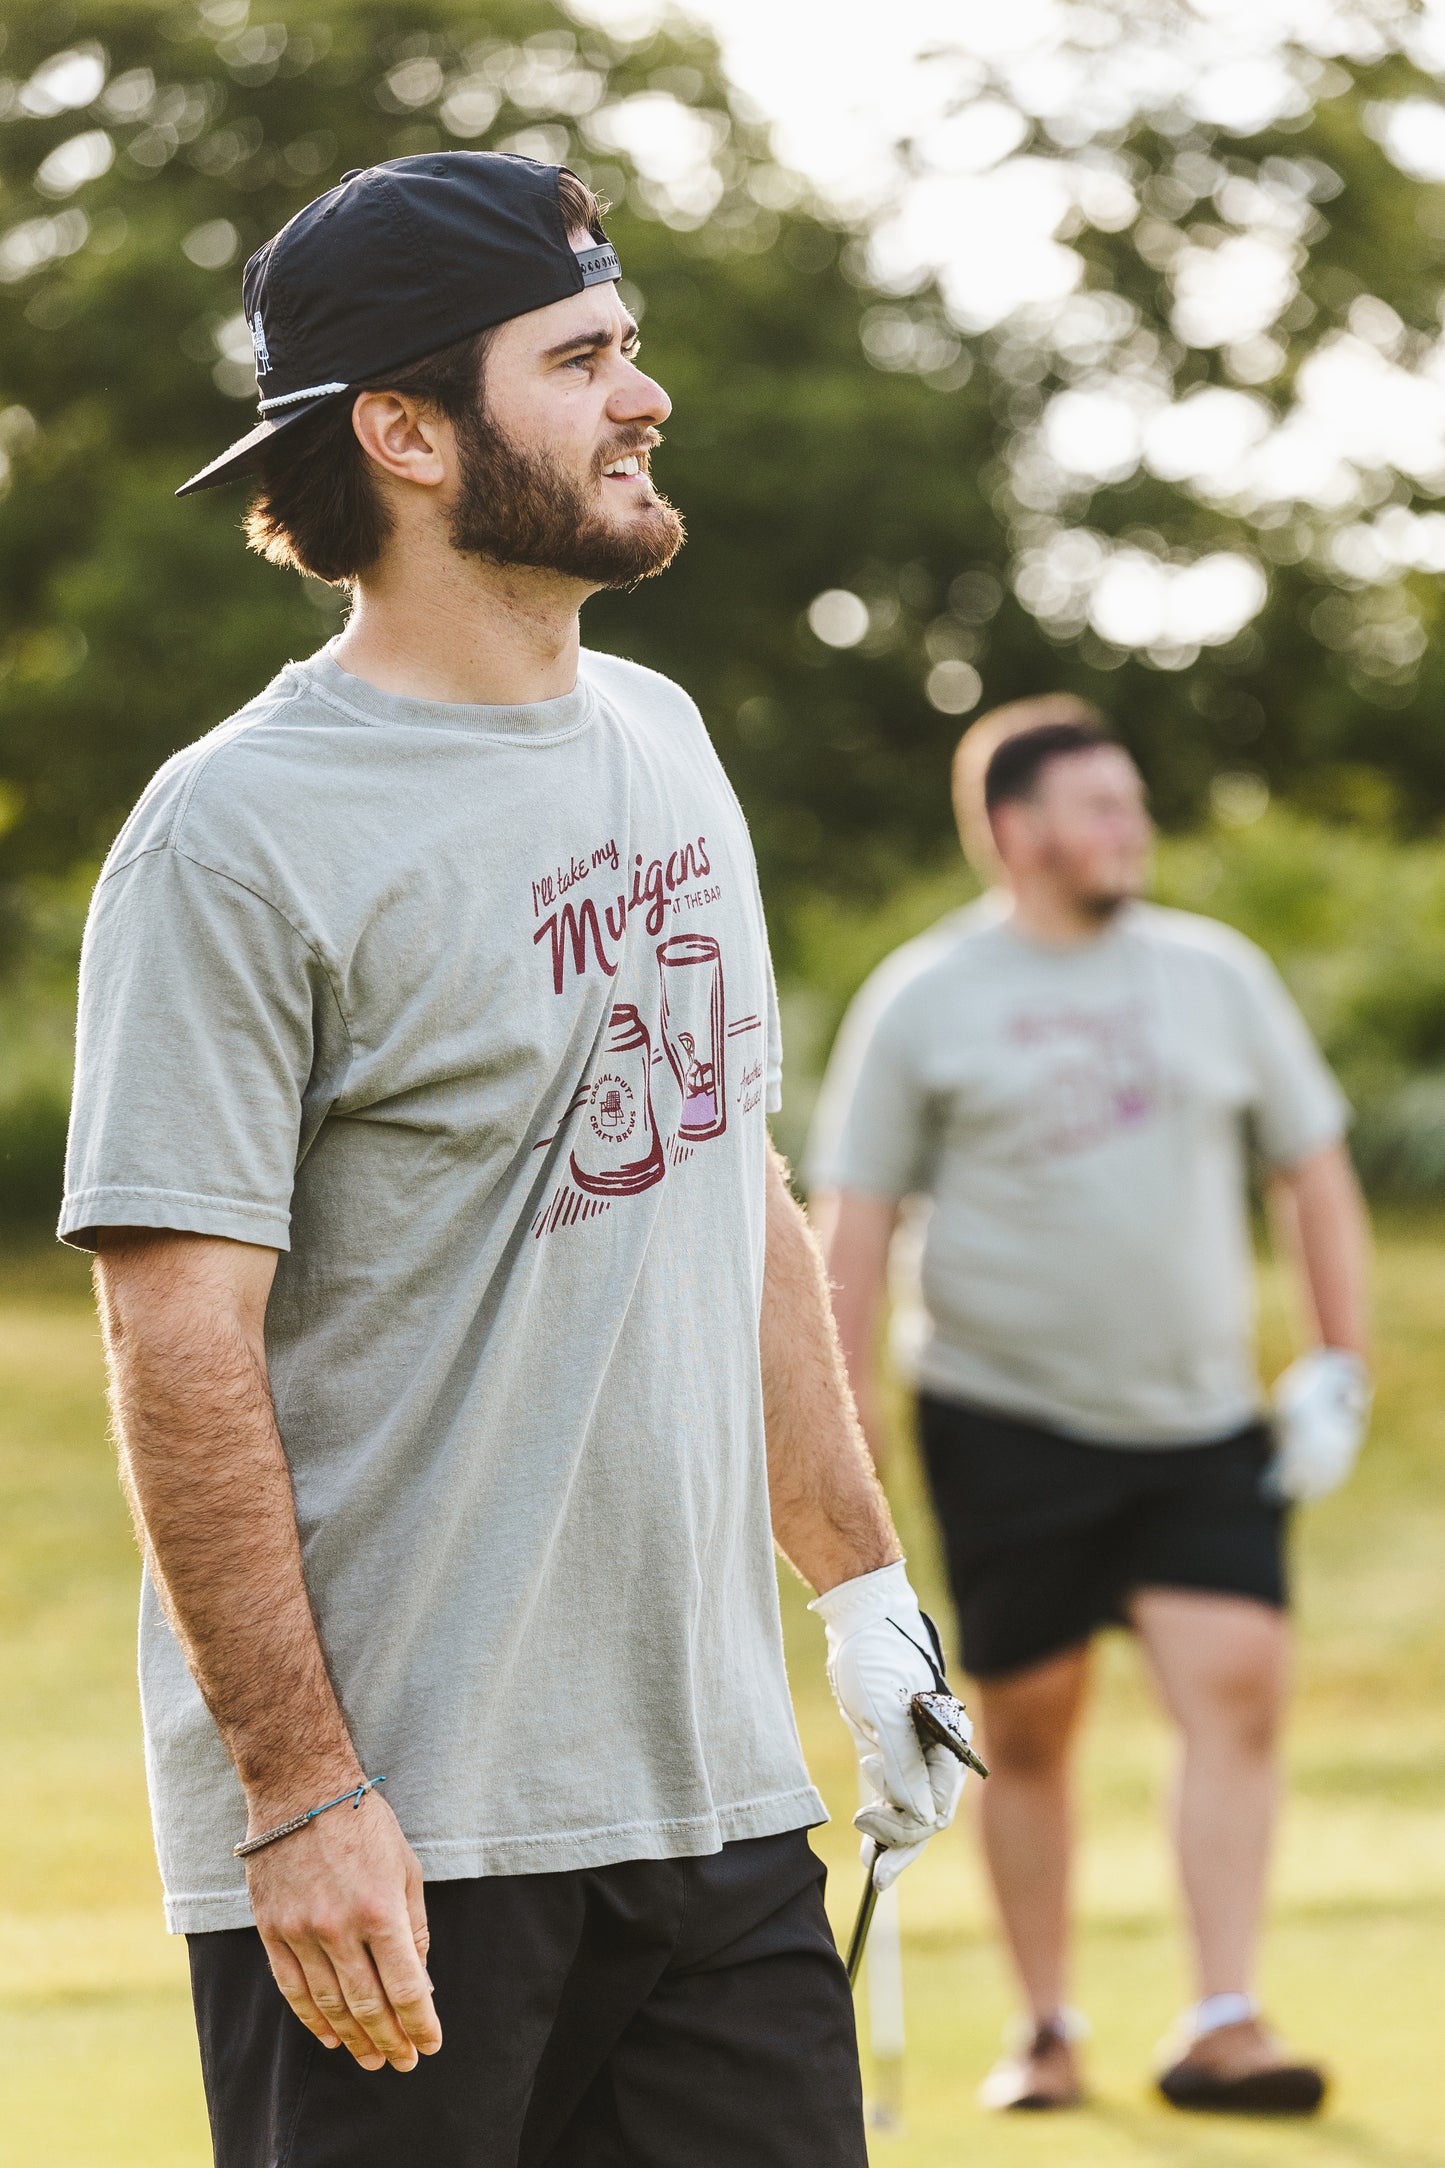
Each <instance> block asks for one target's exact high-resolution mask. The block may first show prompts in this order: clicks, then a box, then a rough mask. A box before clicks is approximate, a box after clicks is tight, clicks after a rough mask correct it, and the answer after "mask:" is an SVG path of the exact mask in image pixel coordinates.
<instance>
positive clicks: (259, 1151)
mask: <svg viewBox="0 0 1445 2168" xmlns="http://www.w3.org/2000/svg"><path fill="white" fill-rule="evenodd" d="M328 1003H330V1004H331V1005H332V1014H333V1016H335V1015H336V1014H337V1013H338V1012H336V1010H335V1005H334V996H333V995H332V993H331V988H330V981H329V979H328V978H327V977H326V974H325V972H324V970H323V968H322V966H321V965H320V963H319V960H318V959H317V957H316V956H315V954H314V953H313V951H312V950H311V949H310V948H309V946H308V945H307V943H306V942H305V941H303V939H302V938H301V936H300V934H299V933H298V932H297V931H296V930H295V928H294V927H293V926H291V925H290V924H289V922H288V921H287V920H286V919H285V918H284V917H283V916H282V915H281V913H280V912H278V911H277V910H276V909H275V908H274V907H273V906H272V905H271V904H269V903H267V902H266V901H265V900H264V899H263V898H262V897H260V896H258V895H255V894H253V893H252V891H251V890H250V889H248V888H246V887H244V886H243V885H242V884H241V883H239V882H237V881H235V880H232V879H230V878H229V877H228V876H226V875H224V874H221V873H217V872H214V871H212V870H211V869H210V868H209V867H206V866H203V865H201V864H199V863H197V862H196V861H195V860H194V859H192V858H189V857H187V856H185V855H184V854H183V853H181V852H178V851H176V850H174V849H170V848H164V849H160V850H153V851H147V852H145V853H143V854H141V855H140V856H138V857H136V858H134V859H132V860H131V861H130V862H129V863H128V864H126V865H123V866H121V867H119V868H118V869H117V870H116V871H114V872H112V873H109V874H107V875H105V876H104V877H103V878H102V881H101V884H100V886H99V888H98V889H97V891H96V895H95V899H94V901H93V903H92V906H91V914H90V919H89V922H88V924H87V927H86V934H85V942H84V946H83V950H82V955H81V973H80V1015H79V1024H78V1030H77V1038H76V1073H75V1095H74V1100H73V1104H72V1111H71V1124H70V1142H69V1148H68V1150H67V1153H66V1170H65V1201H64V1205H63V1207H62V1211H61V1219H60V1230H59V1231H60V1236H61V1239H62V1240H63V1241H66V1242H70V1243H72V1244H74V1245H75V1246H76V1247H77V1248H80V1249H93V1248H94V1246H95V1232H96V1229H97V1228H100V1227H166V1228H174V1229H177V1230H180V1231H184V1232H188V1233H192V1234H209V1235H224V1236H228V1237H230V1238H231V1239H232V1240H234V1241H239V1242H255V1243H260V1244H263V1245H265V1246H266V1247H269V1248H274V1249H285V1248H287V1247H288V1245H289V1238H290V1220H291V1212H290V1207H291V1191H292V1186H293V1183H294V1180H295V1174H296V1163H297V1155H298V1150H299V1144H300V1137H301V1132H302V1123H303V1104H304V1102H305V1098H306V1092H307V1086H308V1082H309V1080H310V1078H311V1076H312V1071H313V1067H314V1065H315V1061H316V1055H317V1043H318V1037H319V1034H320V1030H321V1028H322V1026H323V1024H324V1022H325V1018H324V1014H323V1012H324V1010H325V1006H326V1004H328ZM333 1029H334V1027H333Z"/></svg>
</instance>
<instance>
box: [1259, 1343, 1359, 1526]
mask: <svg viewBox="0 0 1445 2168" xmlns="http://www.w3.org/2000/svg"><path fill="white" fill-rule="evenodd" d="M1373 1399H1374V1389H1373V1387H1372V1386H1371V1384H1370V1373H1369V1371H1368V1370H1367V1369H1366V1368H1365V1366H1364V1364H1363V1363H1362V1362H1361V1360H1360V1358H1359V1356H1358V1355H1351V1354H1348V1353H1347V1352H1346V1351H1345V1349H1344V1348H1338V1347H1318V1348H1316V1349H1315V1350H1314V1352H1313V1353H1312V1354H1309V1355H1301V1356H1300V1358H1299V1361H1298V1362H1293V1363H1291V1364H1290V1366H1289V1368H1288V1370H1286V1371H1285V1372H1284V1374H1283V1376H1282V1377H1280V1378H1277V1379H1276V1381H1275V1387H1274V1435H1275V1456H1274V1461H1273V1463H1272V1465H1271V1467H1270V1470H1269V1473H1268V1475H1267V1476H1266V1478H1265V1482H1266V1487H1267V1488H1268V1490H1269V1491H1270V1493H1271V1494H1272V1495H1273V1496H1274V1497H1276V1498H1290V1499H1293V1500H1294V1501H1295V1502H1296V1503H1297V1504H1300V1505H1306V1504H1308V1503H1309V1502H1310V1500H1311V1499H1314V1498H1325V1497H1327V1496H1328V1495H1329V1493H1330V1492H1331V1491H1332V1490H1337V1489H1338V1488H1339V1486H1340V1484H1341V1483H1343V1482H1344V1480H1345V1478H1346V1476H1347V1475H1348V1474H1349V1473H1350V1470H1351V1469H1352V1468H1353V1467H1354V1465H1355V1459H1356V1456H1357V1455H1358V1453H1359V1450H1360V1447H1361V1446H1362V1445H1363V1444H1364V1442H1365V1432H1366V1431H1367V1430H1368V1428H1369V1424H1370V1404H1371V1402H1372V1400H1373Z"/></svg>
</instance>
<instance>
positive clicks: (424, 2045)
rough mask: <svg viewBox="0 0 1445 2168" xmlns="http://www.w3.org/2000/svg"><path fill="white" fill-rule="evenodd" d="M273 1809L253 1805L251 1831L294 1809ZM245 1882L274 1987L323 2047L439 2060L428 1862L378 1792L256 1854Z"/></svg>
mask: <svg viewBox="0 0 1445 2168" xmlns="http://www.w3.org/2000/svg"><path fill="white" fill-rule="evenodd" d="M350 1781H352V1780H351V1779H350V1778H349V1777H343V1779H342V1782H341V1784H333V1787H332V1791H333V1792H336V1791H340V1790H342V1789H344V1786H345V1784H346V1783H348V1782H350ZM355 1781H357V1782H360V1778H359V1777H358V1778H357V1779H356V1780H355ZM329 1796H331V1794H330V1793H328V1792H327V1791H325V1790H324V1789H323V1790H322V1791H321V1792H320V1797H321V1798H323V1799H324V1798H327V1797H329ZM274 1807H275V1802H265V1803H263V1802H259V1801H253V1802H252V1813H251V1825H252V1832H253V1834H254V1833H255V1832H256V1831H259V1830H262V1829H265V1828H267V1827H271V1826H274V1824H275V1823H276V1822H278V1821H284V1820H285V1819H286V1818H287V1817H288V1815H290V1814H293V1813H295V1812H296V1806H295V1802H294V1800H291V1801H286V1802H283V1803H282V1804H281V1805H280V1808H279V1811H271V1810H272V1809H273V1808H274ZM268 1812H269V1821H268V1819H267V1814H268ZM246 1879H247V1881H248V1883H249V1885H250V1891H251V1905H252V1909H253V1911H254V1912H255V1915H256V1925H257V1927H258V1928H259V1929H260V1933H261V1940H262V1942H263V1943H264V1945H265V1949H266V1955H267V1957H268V1958H269V1959H270V1961H271V1970H272V1972H273V1973H274V1974H275V1977H276V1985H277V1986H278V1987H279V1988H280V1990H281V1992H282V1994H283V1995H284V1996H285V1997H286V2000H287V2002H289V2003H290V2005H291V2007H292V2009H293V2010H294V2011H295V2012H296V2015H297V2016H298V2017H299V2018H300V2020H301V2022H302V2024H303V2025H305V2026H306V2027H307V2028H308V2029H309V2030H310V2031H311V2032H313V2033H315V2035H316V2037H317V2039H318V2040H319V2041H320V2042H321V2044H322V2046H323V2047H328V2048H334V2047H346V2048H349V2049H350V2051H351V2053H352V2054H353V2055H354V2056H355V2057H356V2060H357V2061H358V2062H359V2063H360V2065H361V2067H362V2069H363V2070H380V2069H381V2068H382V2066H383V2065H384V2064H386V2063H390V2064H391V2066H392V2068H393V2069H394V2070H414V2069H415V2068H416V2064H417V2058H418V2056H419V2055H435V2053H436V2051H437V2049H438V2048H439V2047H440V2046H441V2044H442V2034H441V2027H440V2025H439V2024H438V2023H437V2014H436V2010H435V2008H434V2007H433V2004H432V1991H431V1981H430V1979H429V1978H428V1976H427V1970H426V1952H427V1939H428V1938H427V1925H426V1906H425V1902H424V1899H423V1893H422V1878H421V1865H420V1862H419V1861H418V1859H417V1857H416V1854H415V1853H414V1852H413V1851H412V1849H411V1846H410V1845H409V1844H408V1843H407V1841H406V1839H405V1837H404V1836H403V1835H402V1833H401V1827H400V1825H399V1823H398V1822H397V1819H396V1816H395V1815H394V1814H393V1813H392V1811H391V1808H390V1807H389V1806H388V1805H387V1803H386V1801H385V1800H384V1799H383V1798H382V1797H381V1796H380V1794H379V1793H377V1792H368V1793H367V1795H366V1797H365V1798H364V1799H363V1800H362V1802H361V1804H360V1806H359V1807H349V1806H343V1807H333V1808H332V1809H331V1811H330V1812H329V1813H328V1814H320V1815H318V1816H317V1818H316V1820H315V1821H314V1822H308V1823H307V1825H306V1827H305V1828H304V1829H299V1830H297V1832H296V1834H295V1835H294V1836H291V1837H282V1838H281V1839H280V1840H279V1842H277V1843H276V1844H271V1845H267V1847H266V1849H265V1850H264V1851H262V1852H254V1853H253V1854H252V1855H251V1857H250V1858H249V1859H248V1860H247V1862H246Z"/></svg>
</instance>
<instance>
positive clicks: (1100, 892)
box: [1074, 889, 1134, 926]
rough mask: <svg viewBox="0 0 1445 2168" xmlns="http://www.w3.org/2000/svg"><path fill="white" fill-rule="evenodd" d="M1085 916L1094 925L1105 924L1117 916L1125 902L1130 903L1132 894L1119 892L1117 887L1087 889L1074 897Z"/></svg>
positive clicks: (1132, 899)
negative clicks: (1091, 920)
mask: <svg viewBox="0 0 1445 2168" xmlns="http://www.w3.org/2000/svg"><path fill="white" fill-rule="evenodd" d="M1074 901H1075V903H1076V905H1077V907H1078V909H1079V910H1080V912H1082V914H1083V916H1084V917H1085V918H1091V919H1093V920H1094V922H1095V924H1096V925H1099V926H1107V925H1108V923H1109V921H1110V919H1111V918H1117V917H1118V915H1119V913H1120V912H1121V911H1122V910H1123V908H1124V906H1125V904H1126V903H1132V902H1133V901H1134V898H1133V896H1132V895H1124V894H1121V893H1120V892H1119V891H1118V890H1117V889H1089V890H1086V891H1085V893H1084V894H1083V895H1078V896H1076V897H1075V899H1074Z"/></svg>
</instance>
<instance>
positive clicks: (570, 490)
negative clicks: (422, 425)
mask: <svg viewBox="0 0 1445 2168" xmlns="http://www.w3.org/2000/svg"><path fill="white" fill-rule="evenodd" d="M626 449H627V447H626V446H623V447H622V448H621V450H620V451H619V450H618V449H617V448H616V447H614V448H613V449H612V450H611V451H610V452H609V454H608V456H609V457H610V458H617V457H620V456H622V452H625V451H626ZM457 451H458V457H459V470H460V486H459V489H458V493H457V500H456V503H455V504H454V505H453V507H452V512H451V523H450V526H451V541H452V547H453V548H454V549H458V550H464V551H466V552H468V553H469V554H471V555H474V556H478V557H490V558H493V559H494V560H495V561H496V562H497V563H498V564H504V565H535V566H537V567H539V568H540V569H541V570H543V571H546V572H562V573H565V574H567V575H568V576H569V577H570V578H572V579H578V580H593V581H595V582H596V583H597V585H598V586H599V587H630V586H631V585H632V584H633V582H634V581H635V580H645V579H650V578H651V577H652V575H653V574H654V573H655V572H661V571H663V570H664V568H665V567H666V566H668V565H670V564H671V563H672V560H673V558H674V557H675V556H676V555H677V553H678V551H679V550H680V549H681V548H682V545H683V542H684V541H685V539H686V530H685V528H684V527H683V524H682V519H681V517H680V515H679V514H678V513H677V512H676V511H675V510H674V508H673V507H672V506H671V505H670V504H669V503H668V501H667V499H666V498H665V497H660V496H656V495H654V497H653V499H652V502H651V504H650V505H649V506H648V507H647V510H646V514H645V516H635V517H633V518H632V519H630V520H628V521H627V522H626V524H625V525H621V524H619V525H618V526H615V527H614V526H613V525H612V524H611V523H610V522H609V521H607V520H605V519H602V518H600V517H599V516H598V514H597V513H596V512H595V510H594V509H593V507H592V506H591V505H590V504H589V502H588V499H587V496H586V494H585V493H584V490H583V488H582V486H581V485H580V484H579V483H578V482H577V480H576V478H575V477H574V476H573V475H571V474H569V473H568V472H567V470H566V468H564V467H563V466H562V465H561V464H560V463H559V462H558V461H557V460H554V459H549V458H548V457H547V456H546V455H545V454H543V453H536V452H526V451H523V450H522V449H521V448H520V447H519V446H517V445H516V444H513V443H512V442H511V441H510V439H509V438H507V437H505V436H503V435H502V433H501V431H500V430H498V429H496V428H494V427H493V425H492V424H491V423H490V422H489V421H488V420H487V418H486V416H485V415H484V414H478V415H476V416H475V417H474V418H468V419H467V420H466V421H465V422H459V423H458V425H457ZM604 486H605V485H604Z"/></svg>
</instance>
